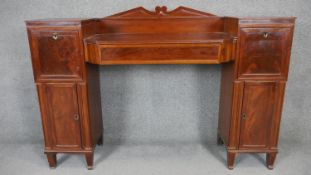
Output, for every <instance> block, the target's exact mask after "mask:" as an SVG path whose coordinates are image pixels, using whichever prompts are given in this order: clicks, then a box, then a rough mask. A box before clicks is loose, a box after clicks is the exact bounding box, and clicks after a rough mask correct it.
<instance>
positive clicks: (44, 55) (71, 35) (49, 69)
mask: <svg viewBox="0 0 311 175" xmlns="http://www.w3.org/2000/svg"><path fill="white" fill-rule="evenodd" d="M29 39H30V40H31V42H30V43H31V47H33V48H36V49H33V50H32V59H33V66H34V67H35V69H34V70H35V71H34V74H35V78H36V80H49V79H71V80H72V79H76V80H80V79H82V70H81V69H82V68H81V67H82V66H83V64H84V59H83V57H82V54H81V51H80V49H81V48H82V45H81V42H80V41H79V31H78V30H77V29H76V28H71V27H66V28H61V27H54V28H52V27H50V28H39V29H37V28H30V29H29Z"/></svg>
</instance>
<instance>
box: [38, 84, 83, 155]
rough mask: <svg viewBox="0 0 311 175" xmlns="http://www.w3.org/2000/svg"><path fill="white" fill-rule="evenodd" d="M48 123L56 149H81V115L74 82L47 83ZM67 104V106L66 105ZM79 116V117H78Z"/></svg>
mask: <svg viewBox="0 0 311 175" xmlns="http://www.w3.org/2000/svg"><path fill="white" fill-rule="evenodd" d="M44 87H45V88H44V89H45V105H46V106H47V109H48V114H47V123H46V125H48V127H49V129H50V134H51V136H52V140H53V141H52V143H53V145H52V147H53V148H54V149H81V134H80V119H79V117H80V115H79V107H78V97H77V88H76V84H74V83H58V84H50V83H48V84H45V85H44ZM65 104H66V107H64V105H65ZM77 117H78V118H77Z"/></svg>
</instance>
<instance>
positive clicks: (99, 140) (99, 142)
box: [97, 135, 104, 145]
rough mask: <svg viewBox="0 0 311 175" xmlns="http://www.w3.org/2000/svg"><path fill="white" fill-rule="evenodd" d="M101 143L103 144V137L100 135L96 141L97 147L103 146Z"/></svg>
mask: <svg viewBox="0 0 311 175" xmlns="http://www.w3.org/2000/svg"><path fill="white" fill-rule="evenodd" d="M103 142H104V138H103V135H101V136H100V138H99V139H98V141H97V145H103Z"/></svg>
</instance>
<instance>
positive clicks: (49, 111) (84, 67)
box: [26, 6, 295, 169]
mask: <svg viewBox="0 0 311 175" xmlns="http://www.w3.org/2000/svg"><path fill="white" fill-rule="evenodd" d="M294 22H295V18H294V17H276V18H235V17H219V16H216V15H213V14H210V13H206V12H201V11H197V10H194V9H190V8H187V7H178V8H177V9H175V10H172V11H167V8H166V7H165V6H164V7H156V8H155V11H149V10H146V9H144V8H142V7H138V8H135V9H132V10H129V11H125V12H121V13H118V14H115V15H112V16H108V17H104V18H98V19H96V18H93V19H42V20H31V21H27V22H26V24H27V30H28V37H29V44H30V50H31V57H32V64H33V72H34V79H35V82H36V85H37V90H38V96H39V103H40V109H41V118H42V124H43V131H44V139H45V153H46V154H47V158H48V161H49V165H50V166H51V167H55V166H56V154H57V153H81V154H85V156H86V160H87V164H88V168H89V169H91V168H92V165H93V151H94V148H95V145H96V144H97V143H98V144H102V142H103V136H102V135H103V121H102V112H101V109H102V108H101V99H100V87H99V72H98V66H99V65H120V64H222V76H221V94H220V107H219V122H218V143H219V144H224V145H225V147H226V149H227V165H228V168H229V169H232V168H233V165H234V159H235V155H236V154H237V153H266V154H267V160H266V162H267V167H268V168H269V169H272V168H273V164H274V161H275V158H276V154H277V144H278V135H279V128H280V120H281V112H282V104H283V98H284V91H285V84H286V81H287V76H288V68H289V59H290V51H291V44H292V38H293V29H294ZM104 100H105V99H104ZM164 115H165V114H164Z"/></svg>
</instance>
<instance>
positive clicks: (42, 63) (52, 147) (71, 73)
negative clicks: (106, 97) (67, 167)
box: [28, 20, 103, 169]
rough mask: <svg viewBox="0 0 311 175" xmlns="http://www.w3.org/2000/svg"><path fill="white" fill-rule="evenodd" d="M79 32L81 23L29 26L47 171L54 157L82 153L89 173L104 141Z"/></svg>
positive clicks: (92, 72)
mask: <svg viewBox="0 0 311 175" xmlns="http://www.w3.org/2000/svg"><path fill="white" fill-rule="evenodd" d="M81 29H82V27H81V23H80V20H78V21H75V20H73V21H71V22H69V23H68V24H65V25H64V24H60V23H59V22H56V23H54V24H52V25H46V24H40V25H37V24H32V25H28V36H29V43H30V48H31V54H32V63H33V69H34V77H35V81H36V84H37V90H38V96H39V102H40V110H41V116H42V124H43V131H44V139H45V153H46V154H47V158H48V162H49V165H50V167H56V162H57V161H56V154H57V153H83V154H85V157H86V161H87V164H88V168H89V169H92V166H93V150H94V147H95V145H96V143H98V144H102V141H103V136H102V133H103V124H102V118H101V117H102V116H101V107H100V94H99V83H98V82H99V80H98V77H99V75H98V68H97V66H96V65H86V63H85V62H84V50H83V42H82V39H81V38H82V37H83V35H82V30H81ZM88 77H91V78H88ZM88 80H93V81H91V82H89V81H88Z"/></svg>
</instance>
